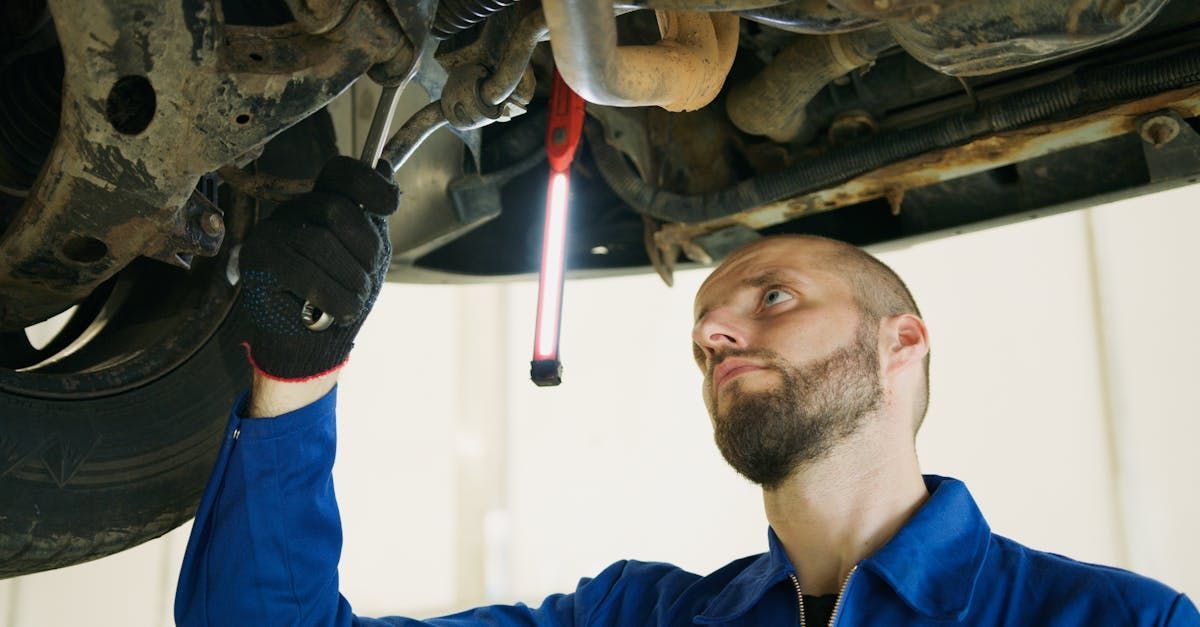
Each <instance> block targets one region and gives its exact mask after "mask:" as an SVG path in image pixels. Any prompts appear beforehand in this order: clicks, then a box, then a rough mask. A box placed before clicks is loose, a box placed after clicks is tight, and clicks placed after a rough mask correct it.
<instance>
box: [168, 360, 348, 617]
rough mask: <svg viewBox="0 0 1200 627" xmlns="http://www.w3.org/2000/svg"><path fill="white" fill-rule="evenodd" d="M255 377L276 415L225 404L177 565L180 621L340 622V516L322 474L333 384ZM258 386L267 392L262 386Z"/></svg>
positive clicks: (330, 444) (329, 450) (332, 434)
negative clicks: (229, 409)
mask: <svg viewBox="0 0 1200 627" xmlns="http://www.w3.org/2000/svg"><path fill="white" fill-rule="evenodd" d="M308 383H311V382H307V383H305V384H290V386H289V385H288V384H281V385H282V386H283V387H280V386H268V385H264V386H263V387H262V388H260V389H261V390H262V391H263V393H264V394H263V398H264V399H269V400H270V401H271V402H272V403H279V404H268V408H272V409H273V408H277V407H283V406H284V405H282V403H285V402H286V403H302V406H301V407H300V408H299V409H298V410H296V411H292V412H288V413H284V414H281V415H279V416H278V418H277V419H267V420H252V419H246V418H245V417H244V412H245V411H246V406H243V407H242V408H241V411H240V412H238V411H235V413H234V415H233V416H232V417H231V422H230V427H229V431H228V432H227V434H226V437H225V439H224V444H223V446H222V450H221V453H220V454H219V455H218V458H217V461H216V464H215V467H214V469H213V475H212V477H211V478H210V481H209V485H208V487H207V489H206V490H205V494H204V498H203V500H202V501H201V504H200V507H199V509H198V511H197V513H196V521H195V523H194V525H193V528H192V534H191V538H190V539H189V542H188V549H187V553H186V555H185V558H184V564H183V567H182V569H181V572H180V579H179V589H178V591H177V595H176V621H177V622H178V623H179V624H180V625H189V626H191V625H203V626H206V627H209V626H213V625H251V624H252V625H322V626H324V625H347V624H349V623H350V620H351V617H350V614H349V606H348V604H347V603H346V602H345V601H344V600H343V599H341V597H340V595H339V594H338V589H337V562H338V557H339V555H340V552H341V524H340V520H339V516H338V511H337V502H336V500H335V498H334V493H333V482H332V476H331V474H330V472H331V469H332V466H333V459H334V450H335V447H336V430H335V427H334V406H335V403H336V391H333V392H330V393H328V394H326V395H324V396H322V397H321V398H318V399H316V400H315V401H314V402H307V403H306V402H305V401H304V395H303V394H301V392H311V391H313V390H316V389H318V386H317V385H308ZM268 390H270V393H269V395H268V392H267V391H268Z"/></svg>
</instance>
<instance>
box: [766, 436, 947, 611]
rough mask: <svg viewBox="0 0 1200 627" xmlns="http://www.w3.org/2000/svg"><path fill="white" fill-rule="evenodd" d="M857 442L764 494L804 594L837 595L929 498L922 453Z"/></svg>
mask: <svg viewBox="0 0 1200 627" xmlns="http://www.w3.org/2000/svg"><path fill="white" fill-rule="evenodd" d="M856 435H861V434H856ZM852 438H853V436H852ZM854 439H855V440H859V441H853V442H851V441H847V442H842V443H840V444H839V446H838V448H837V450H835V451H833V453H832V454H831V455H829V456H827V457H826V458H824V459H821V460H818V461H815V462H812V463H811V464H809V465H807V466H805V467H803V468H801V469H800V470H799V471H797V472H796V473H795V474H794V475H793V476H792V477H790V478H789V479H788V480H787V481H786V482H785V483H784V484H783V485H782V486H780V487H779V488H777V489H774V490H770V491H766V490H764V491H763V501H764V504H765V506H766V510H767V520H768V521H769V522H770V523H771V528H772V529H774V531H775V534H776V535H777V536H778V537H779V540H780V541H781V542H782V543H783V547H784V550H785V551H786V552H787V555H788V558H789V559H791V561H792V564H793V565H795V567H796V573H797V576H798V577H799V578H800V587H801V589H802V590H803V591H804V593H805V594H815V595H821V594H834V593H837V592H838V591H839V590H840V589H841V585H842V582H843V581H844V580H845V579H846V577H847V575H848V574H849V572H850V570H851V569H852V568H853V567H854V566H855V565H856V564H857V563H858V562H859V561H861V560H862V559H864V558H866V557H867V556H869V555H871V554H872V553H874V552H875V551H876V550H878V549H879V548H880V547H882V546H883V545H884V544H885V543H886V542H887V541H888V540H889V539H891V537H892V536H893V535H895V534H896V532H897V531H899V530H900V528H901V527H902V526H904V523H905V522H906V521H907V520H908V519H909V518H910V517H911V516H912V515H913V514H914V513H915V512H916V511H917V509H918V508H920V506H921V504H922V503H924V502H925V499H926V498H927V497H928V496H929V493H928V491H927V490H926V489H925V483H924V480H923V479H922V478H921V471H920V468H919V467H918V465H917V458H916V452H915V451H884V450H880V449H879V448H878V447H872V446H870V445H869V444H867V443H864V442H862V441H861V439H860V438H854Z"/></svg>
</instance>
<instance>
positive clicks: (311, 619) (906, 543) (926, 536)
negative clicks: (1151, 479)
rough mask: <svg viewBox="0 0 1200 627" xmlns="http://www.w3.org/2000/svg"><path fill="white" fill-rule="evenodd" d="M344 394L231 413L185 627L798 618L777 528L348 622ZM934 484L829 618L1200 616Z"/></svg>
mask: <svg viewBox="0 0 1200 627" xmlns="http://www.w3.org/2000/svg"><path fill="white" fill-rule="evenodd" d="M336 394H337V391H336V389H335V390H333V391H331V392H330V393H329V394H327V395H326V396H325V397H323V398H321V399H320V400H318V401H316V402H315V403H313V404H311V405H309V406H307V407H303V408H301V409H298V410H296V411H293V412H290V413H288V414H285V415H283V416H280V417H278V418H274V419H257V420H247V419H243V418H241V417H240V416H239V411H238V407H240V405H241V402H239V405H238V406H236V407H235V410H234V411H233V413H232V416H231V419H230V422H229V427H228V430H227V431H226V434H225V440H224V443H223V446H222V448H221V452H220V454H219V456H218V458H217V462H216V465H215V467H214V468H213V473H212V477H211V479H210V480H209V483H208V487H207V489H206V490H205V492H204V498H203V500H202V501H201V503H200V507H199V510H198V511H197V513H196V522H195V525H194V526H193V528H192V533H191V538H190V539H189V541H188V548H187V553H186V555H185V557H184V561H183V567H182V571H181V572H180V575H179V587H178V591H177V593H176V599H175V618H176V620H177V621H178V623H179V624H180V625H184V626H201V625H203V626H219V627H237V626H242V625H246V626H253V627H268V626H274V625H289V626H291V625H319V626H322V627H326V626H344V625H360V626H364V627H366V626H375V625H380V626H381V625H406V626H420V625H437V626H445V627H451V626H459V625H464V626H465V625H495V626H502V625H664V626H665V625H679V626H683V625H755V626H760V625H795V624H797V622H798V618H799V611H798V600H797V586H796V585H794V583H793V580H792V575H793V574H794V572H795V570H794V567H793V566H792V564H791V563H790V561H789V560H788V557H787V555H786V554H785V553H784V551H783V547H782V545H781V544H780V542H779V540H778V538H776V537H775V534H774V533H773V532H770V531H768V544H769V551H768V552H766V553H763V554H761V555H756V556H750V557H745V558H742V559H739V560H735V561H733V562H731V563H729V564H728V565H727V566H724V567H723V568H721V569H719V570H717V571H715V572H713V573H710V574H708V575H703V576H702V575H698V574H694V573H689V572H686V571H684V570H682V569H680V568H678V567H676V566H672V565H670V564H662V563H651V562H639V561H633V560H628V561H620V562H617V563H615V564H613V565H612V566H609V567H608V568H606V569H605V570H604V571H603V572H601V573H600V574H598V575H597V576H595V577H593V578H589V579H583V580H581V581H580V582H579V585H578V586H577V587H576V589H575V591H574V592H572V593H570V594H556V595H552V596H550V597H548V598H546V599H545V600H544V601H543V602H542V604H541V606H540V607H536V608H534V607H528V606H525V605H520V604H518V605H512V606H501V605H494V606H488V607H482V608H478V609H473V610H468V611H466V612H462V613H459V614H455V615H453V616H446V617H442V618H432V619H428V620H425V621H419V620H414V619H410V618H402V617H390V618H378V619H372V618H363V617H359V616H355V615H354V614H353V612H352V611H351V608H350V603H349V602H348V601H347V600H346V599H345V598H343V597H342V596H341V594H340V593H339V592H338V573H337V564H338V557H339V555H340V553H341V545H342V533H341V523H340V520H339V517H338V508H337V502H336V500H335V498H334V493H333V481H332V478H331V474H330V472H331V469H332V466H333V458H334V449H335V432H334V408H335V405H336ZM925 483H926V486H927V487H928V489H929V492H930V497H929V499H928V500H927V501H926V502H925V504H924V505H923V506H922V507H921V508H920V509H919V510H918V511H917V513H916V514H915V515H914V516H913V517H912V519H911V520H909V521H908V522H907V523H906V524H905V525H904V527H903V528H901V529H900V531H899V532H898V533H897V534H896V535H895V537H893V538H892V539H891V540H890V541H888V543H887V544H886V545H884V546H883V548H881V549H879V550H878V551H877V552H875V554H873V555H871V556H870V557H868V558H866V559H864V560H862V562H860V563H859V564H858V565H857V567H856V568H855V569H854V571H853V572H852V574H851V576H850V577H849V579H848V580H847V583H846V584H845V586H844V591H843V592H842V595H841V599H840V602H839V603H838V607H837V609H836V610H835V614H834V616H833V618H832V623H833V624H836V625H840V626H842V627H846V626H849V625H887V626H893V625H939V626H946V625H953V624H962V625H1013V626H1018V625H1019V626H1021V627H1028V626H1049V625H1087V626H1097V625H1172V626H1182V625H1188V626H1200V614H1197V611H1196V608H1195V606H1194V605H1193V604H1192V602H1191V601H1190V600H1189V599H1188V598H1187V597H1186V596H1185V595H1182V594H1179V593H1177V592H1175V591H1174V590H1172V589H1170V588H1168V587H1167V586H1165V585H1163V584H1161V583H1158V582H1156V581H1154V580H1151V579H1148V578H1145V577H1142V576H1139V575H1135V574H1133V573H1130V572H1128V571H1124V570H1121V569H1118V568H1109V567H1106V566H1095V565H1091V564H1084V563H1081V562H1077V561H1074V560H1071V559H1068V558H1066V557H1062V556H1059V555H1054V554H1051V553H1043V552H1040V551H1034V550H1032V549H1029V548H1027V547H1024V546H1022V545H1020V544H1017V543H1016V542H1014V541H1012V540H1009V539H1007V538H1004V537H1001V536H998V535H995V534H993V533H992V532H991V530H990V529H989V528H988V525H987V522H985V521H984V519H983V516H982V515H981V514H980V512H979V509H978V508H977V507H976V505H975V502H974V500H972V498H971V495H970V493H969V492H968V491H967V488H966V486H965V485H964V484H963V483H962V482H960V481H957V480H955V479H949V478H944V477H937V476H927V477H926V478H925ZM413 567H414V568H416V567H417V566H413Z"/></svg>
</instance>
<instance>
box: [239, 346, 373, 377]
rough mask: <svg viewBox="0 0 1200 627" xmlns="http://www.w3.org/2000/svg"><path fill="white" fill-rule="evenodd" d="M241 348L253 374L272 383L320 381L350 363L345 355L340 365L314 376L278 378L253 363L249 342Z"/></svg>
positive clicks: (348, 357)
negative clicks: (243, 349)
mask: <svg viewBox="0 0 1200 627" xmlns="http://www.w3.org/2000/svg"><path fill="white" fill-rule="evenodd" d="M242 348H245V349H246V361H249V362H250V367H252V368H254V371H255V372H257V373H258V374H260V375H262V376H263V377H264V378H267V379H270V380H272V381H279V382H281V383H304V382H305V381H312V380H313V379H320V378H321V377H323V376H325V375H327V374H329V373H331V372H334V371H337V370H340V369H341V368H342V366H345V365H346V362H348V361H350V356H349V355H346V358H345V359H343V360H342V363H340V364H337V365H336V366H334V367H332V368H330V369H328V370H325V371H323V372H318V373H316V374H310V375H305V376H303V377H298V378H295V379H289V378H287V377H280V376H276V375H273V374H271V373H269V372H267V371H266V370H263V369H262V368H260V367H259V366H258V363H257V362H255V361H254V353H253V352H252V351H251V350H250V342H242Z"/></svg>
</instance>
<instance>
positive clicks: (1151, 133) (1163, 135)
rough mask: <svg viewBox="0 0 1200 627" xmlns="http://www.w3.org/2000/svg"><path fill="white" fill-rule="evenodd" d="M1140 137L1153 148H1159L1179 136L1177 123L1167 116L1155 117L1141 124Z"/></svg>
mask: <svg viewBox="0 0 1200 627" xmlns="http://www.w3.org/2000/svg"><path fill="white" fill-rule="evenodd" d="M1140 131H1141V136H1142V139H1143V140H1144V141H1146V142H1147V143H1150V144H1153V145H1154V147H1155V148H1161V147H1163V146H1164V145H1165V144H1167V143H1168V142H1170V141H1171V140H1172V139H1175V138H1176V137H1178V136H1179V122H1178V121H1177V120H1176V119H1175V118H1173V117H1171V116H1169V115H1156V116H1154V117H1152V118H1150V119H1149V120H1146V121H1145V122H1143V123H1142V128H1141V129H1140Z"/></svg>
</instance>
